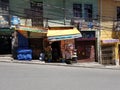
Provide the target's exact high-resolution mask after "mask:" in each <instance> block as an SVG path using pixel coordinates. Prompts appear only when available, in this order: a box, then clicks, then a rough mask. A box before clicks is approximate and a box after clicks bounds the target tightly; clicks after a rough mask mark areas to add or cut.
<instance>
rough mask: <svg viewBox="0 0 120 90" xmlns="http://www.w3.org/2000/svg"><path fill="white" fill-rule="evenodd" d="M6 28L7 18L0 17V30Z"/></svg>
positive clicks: (5, 16) (4, 16)
mask: <svg viewBox="0 0 120 90" xmlns="http://www.w3.org/2000/svg"><path fill="white" fill-rule="evenodd" d="M8 27H9V16H8V15H0V28H8Z"/></svg>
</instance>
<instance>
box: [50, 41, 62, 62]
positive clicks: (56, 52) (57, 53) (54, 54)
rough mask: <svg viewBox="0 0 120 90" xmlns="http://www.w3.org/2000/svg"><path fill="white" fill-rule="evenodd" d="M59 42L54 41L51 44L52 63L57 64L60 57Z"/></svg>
mask: <svg viewBox="0 0 120 90" xmlns="http://www.w3.org/2000/svg"><path fill="white" fill-rule="evenodd" d="M60 44H61V42H60V41H55V42H53V43H52V44H51V48H52V61H53V62H58V61H59V58H60V57H61V49H60Z"/></svg>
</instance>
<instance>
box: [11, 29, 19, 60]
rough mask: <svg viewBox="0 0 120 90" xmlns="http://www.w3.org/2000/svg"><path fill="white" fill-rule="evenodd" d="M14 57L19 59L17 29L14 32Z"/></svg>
mask: <svg viewBox="0 0 120 90" xmlns="http://www.w3.org/2000/svg"><path fill="white" fill-rule="evenodd" d="M12 36H13V38H12V57H13V59H17V49H18V37H17V31H15V32H14V33H13V34H12Z"/></svg>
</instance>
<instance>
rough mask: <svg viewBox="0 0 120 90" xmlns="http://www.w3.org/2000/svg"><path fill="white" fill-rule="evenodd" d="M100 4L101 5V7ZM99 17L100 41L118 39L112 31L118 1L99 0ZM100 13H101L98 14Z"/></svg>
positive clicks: (119, 4)
mask: <svg viewBox="0 0 120 90" xmlns="http://www.w3.org/2000/svg"><path fill="white" fill-rule="evenodd" d="M101 3H102V5H101ZM98 5H99V9H98V10H99V15H101V16H102V17H101V26H102V28H101V39H109V38H119V37H118V35H117V36H116V33H115V32H114V31H113V23H114V21H113V20H114V19H116V16H117V6H120V1H115V0H99V4H98ZM100 12H101V13H100Z"/></svg>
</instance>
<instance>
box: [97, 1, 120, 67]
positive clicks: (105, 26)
mask: <svg viewBox="0 0 120 90" xmlns="http://www.w3.org/2000/svg"><path fill="white" fill-rule="evenodd" d="M119 7H120V1H119V0H99V15H100V24H101V30H100V41H101V42H100V49H101V50H100V51H101V52H100V56H101V58H100V59H101V63H102V64H107V65H108V64H113V65H119V56H120V55H119V43H120V41H119V40H120V37H119V33H120V32H119V15H120V11H119Z"/></svg>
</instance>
